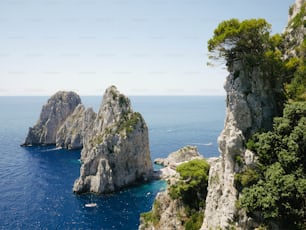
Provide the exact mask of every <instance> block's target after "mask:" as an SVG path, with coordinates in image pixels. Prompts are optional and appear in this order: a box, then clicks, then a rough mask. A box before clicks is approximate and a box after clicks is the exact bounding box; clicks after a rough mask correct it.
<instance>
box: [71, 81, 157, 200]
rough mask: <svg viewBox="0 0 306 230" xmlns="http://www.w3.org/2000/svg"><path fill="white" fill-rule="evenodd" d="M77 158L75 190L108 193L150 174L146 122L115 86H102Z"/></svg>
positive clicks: (145, 178) (139, 180)
mask: <svg viewBox="0 0 306 230" xmlns="http://www.w3.org/2000/svg"><path fill="white" fill-rule="evenodd" d="M81 162H82V165H81V169H80V177H79V178H78V179H77V180H76V181H75V183H74V186H73V191H74V192H75V193H77V194H81V193H88V192H93V193H99V194H102V193H110V192H113V191H116V190H119V189H120V188H122V187H125V186H128V185H131V184H134V183H136V182H141V181H146V180H148V179H149V178H150V177H151V176H152V173H153V167H152V162H151V158H150V151H149V139H148V128H147V125H146V123H145V121H144V119H143V117H142V116H141V114H140V113H137V112H133V110H132V108H131V102H130V100H129V98H127V97H126V96H124V95H123V94H121V93H120V92H119V91H118V90H117V88H116V87H115V86H111V87H109V88H108V89H106V91H105V94H104V97H103V101H102V104H101V107H100V109H99V112H98V114H97V116H96V118H95V120H94V122H93V125H92V128H91V129H90V130H89V129H88V130H87V132H86V133H85V136H84V141H83V149H82V152H81Z"/></svg>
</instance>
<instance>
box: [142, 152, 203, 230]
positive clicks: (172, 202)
mask: <svg viewBox="0 0 306 230" xmlns="http://www.w3.org/2000/svg"><path fill="white" fill-rule="evenodd" d="M208 171H209V164H208V163H207V161H206V160H205V159H203V158H197V159H193V160H189V161H184V163H181V164H179V165H178V166H177V168H176V173H175V175H173V176H172V177H171V178H168V188H167V189H166V191H163V192H159V193H158V194H157V196H156V198H155V201H154V204H153V207H152V210H151V211H149V212H147V213H143V214H141V218H140V226H139V229H140V230H146V229H156V230H158V229H161V230H162V229H199V228H200V227H201V225H202V220H203V212H202V209H203V204H204V201H205V197H206V194H207V182H208Z"/></svg>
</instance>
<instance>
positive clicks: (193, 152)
mask: <svg viewBox="0 0 306 230" xmlns="http://www.w3.org/2000/svg"><path fill="white" fill-rule="evenodd" d="M202 158H203V157H202V155H201V154H200V153H199V151H198V148H197V147H196V146H189V145H188V146H185V147H183V148H181V149H179V150H177V151H175V152H173V153H170V154H169V156H168V157H167V158H157V159H155V160H154V163H155V164H158V165H162V166H164V168H161V169H159V170H158V171H156V172H154V177H155V179H169V178H171V177H173V176H175V175H176V174H177V173H176V171H175V169H176V167H177V166H178V165H180V164H181V163H184V162H186V161H190V160H193V159H202Z"/></svg>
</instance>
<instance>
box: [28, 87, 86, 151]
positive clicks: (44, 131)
mask: <svg viewBox="0 0 306 230" xmlns="http://www.w3.org/2000/svg"><path fill="white" fill-rule="evenodd" d="M80 103H81V99H80V97H79V96H78V95H77V94H76V93H74V92H64V91H59V92H57V93H56V94H54V95H53V96H52V97H51V98H50V99H49V100H48V102H47V104H45V105H44V106H43V108H42V111H41V113H40V117H39V120H38V121H37V123H36V124H35V125H34V126H33V127H32V128H29V132H28V134H27V137H26V139H25V142H24V144H23V145H24V146H29V145H52V144H55V143H56V134H57V131H58V129H59V128H60V127H61V126H62V125H63V123H64V122H65V120H66V119H67V117H68V116H69V115H70V114H72V113H73V111H74V109H75V108H76V107H77V106H78V105H79V104H80Z"/></svg>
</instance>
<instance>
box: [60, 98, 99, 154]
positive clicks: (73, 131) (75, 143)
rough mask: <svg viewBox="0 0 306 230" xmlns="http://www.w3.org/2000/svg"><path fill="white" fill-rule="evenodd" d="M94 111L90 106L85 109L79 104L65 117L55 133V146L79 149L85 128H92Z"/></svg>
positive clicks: (81, 145)
mask: <svg viewBox="0 0 306 230" xmlns="http://www.w3.org/2000/svg"><path fill="white" fill-rule="evenodd" d="M95 118H96V113H95V112H94V111H93V110H92V108H88V109H86V110H85V107H84V105H82V104H79V105H78V106H77V107H76V108H75V110H74V112H73V113H72V114H71V115H70V116H69V117H68V118H67V119H66V121H65V122H64V124H63V125H62V126H61V127H60V129H59V130H58V132H57V134H56V146H57V147H62V148H66V149H81V148H82V147H83V138H84V135H85V133H86V132H87V130H90V129H92V125H93V121H94V120H95Z"/></svg>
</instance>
